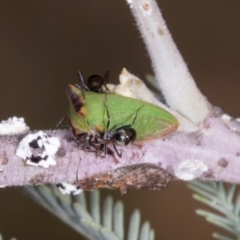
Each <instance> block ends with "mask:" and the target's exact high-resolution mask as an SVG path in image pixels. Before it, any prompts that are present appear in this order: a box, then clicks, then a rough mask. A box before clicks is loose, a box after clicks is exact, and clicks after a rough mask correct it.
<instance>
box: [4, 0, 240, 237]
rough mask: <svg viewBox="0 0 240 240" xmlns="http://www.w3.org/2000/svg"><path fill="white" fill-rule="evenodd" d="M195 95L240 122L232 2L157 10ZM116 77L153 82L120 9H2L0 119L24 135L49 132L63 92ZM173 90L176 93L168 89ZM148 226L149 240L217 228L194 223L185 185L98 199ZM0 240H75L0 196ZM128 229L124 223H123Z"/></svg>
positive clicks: (45, 4) (33, 209) (30, 205)
mask: <svg viewBox="0 0 240 240" xmlns="http://www.w3.org/2000/svg"><path fill="white" fill-rule="evenodd" d="M158 3H159V5H160V8H161V10H162V12H163V15H164V17H165V20H166V22H167V25H168V27H169V28H170V31H171V33H172V35H173V38H174V40H175V42H176V43H177V46H178V48H179V49H180V51H181V53H182V55H183V57H184V59H185V61H186V62H187V64H188V67H189V69H190V71H191V73H192V75H193V76H194V78H195V80H196V82H197V85H198V86H199V88H200V89H201V91H202V92H203V93H204V94H205V95H206V96H207V98H208V99H209V100H210V102H211V103H213V104H214V105H217V106H220V107H221V108H223V110H225V111H226V112H227V113H229V114H230V115H233V116H240V108H239V104H238V103H239V101H240V94H239V87H240V60H239V56H240V44H239V42H240V30H239V29H240V14H239V9H240V1H226V0H212V1H206V0H195V1H186V0H181V1H167V0H161V1H158ZM123 67H126V68H127V69H128V70H129V71H130V72H132V73H133V74H135V75H137V76H139V77H140V78H141V79H144V78H145V75H146V74H147V73H152V69H151V66H150V61H149V57H148V54H147V51H146V49H145V46H144V43H143V41H142V39H141V37H140V35H139V32H138V31H137V29H136V24H135V23H134V19H133V17H132V16H131V14H130V11H129V8H128V6H127V4H126V3H125V1H123V0H122V1H110V0H101V1H96V0H95V1H93V0H88V1H83V0H82V1H81V0H68V1H66V0H65V1H56V0H55V1H53V0H41V1H31V0H22V1H18V0H12V1H0V109H1V111H0V119H1V120H5V119H7V118H9V117H12V116H18V117H24V118H25V120H26V122H27V124H28V126H30V127H31V129H35V130H36V129H52V128H54V127H55V125H56V123H57V122H58V121H59V120H60V118H61V117H63V115H64V114H65V112H66V110H67V109H68V100H67V97H66V94H65V85H66V84H68V83H75V82H77V70H81V71H82V72H83V73H84V75H85V77H88V76H89V75H91V74H95V73H97V74H101V75H103V74H104V73H105V71H106V70H107V69H110V71H111V72H110V81H111V82H117V81H118V75H119V73H120V71H121V70H122V68H123ZM176 87H177V86H176ZM101 194H102V196H105V195H107V194H114V198H115V199H116V200H117V199H121V200H123V201H124V203H125V212H126V215H127V216H128V215H129V213H130V212H132V211H133V210H134V209H135V208H139V209H140V210H141V212H142V220H149V221H150V222H151V226H152V227H153V228H154V229H155V230H156V239H167V240H168V239H179V237H180V238H181V239H195V240H200V239H201V240H202V239H212V237H211V233H212V232H213V231H216V230H218V229H217V228H215V227H213V226H211V225H210V224H208V223H206V222H205V220H204V219H203V218H201V217H199V216H197V215H195V213H194V210H195V209H196V208H199V207H203V206H202V205H200V204H199V203H197V202H195V201H194V200H193V199H192V197H191V194H192V193H191V191H190V190H188V189H187V188H186V184H185V183H184V182H174V183H171V184H170V185H169V186H168V187H167V189H166V190H164V191H159V192H157V191H147V190H138V191H136V190H130V191H129V192H128V193H127V194H126V195H123V196H121V195H120V193H119V191H108V190H103V191H101ZM0 216H1V218H0V232H1V233H2V234H3V236H4V239H9V237H12V236H15V237H16V238H17V239H18V240H21V239H25V240H30V239H36V240H38V239H59V240H63V239H71V240H75V239H81V238H80V237H79V235H78V234H77V233H75V232H74V231H73V230H72V229H70V228H69V227H68V226H66V225H64V224H63V223H62V222H60V221H59V220H58V219H57V218H55V217H54V216H52V215H51V214H50V213H48V212H47V211H45V210H44V209H42V208H41V207H39V206H38V205H37V204H35V203H34V202H33V201H31V200H30V199H28V198H26V197H24V196H23V195H22V194H21V193H19V192H18V191H17V190H16V188H6V189H0ZM126 220H127V219H126Z"/></svg>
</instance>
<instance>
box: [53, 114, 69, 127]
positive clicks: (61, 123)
mask: <svg viewBox="0 0 240 240" xmlns="http://www.w3.org/2000/svg"><path fill="white" fill-rule="evenodd" d="M67 116H68V112H66V113H65V115H64V117H63V118H61V119H60V121H59V122H58V123H57V125H56V127H57V128H58V127H69V126H64V125H63V122H64V121H65V120H66V119H67Z"/></svg>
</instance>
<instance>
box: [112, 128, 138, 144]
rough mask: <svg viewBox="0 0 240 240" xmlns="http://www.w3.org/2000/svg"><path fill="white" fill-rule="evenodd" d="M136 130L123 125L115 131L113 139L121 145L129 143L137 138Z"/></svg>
mask: <svg viewBox="0 0 240 240" xmlns="http://www.w3.org/2000/svg"><path fill="white" fill-rule="evenodd" d="M136 135H137V134H136V131H135V130H134V129H133V128H130V127H121V128H118V129H116V130H115V131H114V134H113V139H114V140H115V142H116V143H117V144H119V145H128V144H129V143H132V142H134V140H135V139H136Z"/></svg>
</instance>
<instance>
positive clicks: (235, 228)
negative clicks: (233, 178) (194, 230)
mask: <svg viewBox="0 0 240 240" xmlns="http://www.w3.org/2000/svg"><path fill="white" fill-rule="evenodd" d="M188 187H189V188H190V189H192V190H193V191H194V192H196V194H193V198H194V199H196V200H198V201H200V202H202V203H204V204H206V205H208V206H209V207H211V208H213V209H214V210H215V211H214V212H211V211H208V210H202V209H198V210H196V213H197V214H199V215H200V216H203V217H205V218H206V220H207V221H208V222H210V223H212V224H214V225H217V226H218V227H221V228H223V229H224V230H226V231H228V232H229V233H230V234H231V235H232V236H234V238H232V237H230V236H225V235H222V234H220V233H213V237H214V238H216V239H219V240H235V239H239V237H240V215H239V213H240V194H237V193H236V185H235V184H232V185H231V186H230V187H229V188H227V187H225V186H224V184H223V183H222V182H200V181H193V182H191V183H189V184H188ZM216 212H218V213H216Z"/></svg>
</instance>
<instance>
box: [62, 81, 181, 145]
mask: <svg viewBox="0 0 240 240" xmlns="http://www.w3.org/2000/svg"><path fill="white" fill-rule="evenodd" d="M66 92H67V95H68V98H69V100H70V110H69V114H68V118H69V121H70V123H71V125H72V128H73V130H74V134H76V135H78V134H81V133H88V134H94V131H95V132H96V131H97V132H98V133H104V132H105V131H107V130H109V131H112V130H115V129H117V128H120V127H123V126H130V127H131V128H133V129H134V130H135V132H136V138H135V142H141V141H146V140H151V139H155V138H159V137H162V136H165V135H167V134H170V133H172V132H174V131H175V130H176V129H177V127H178V125H179V123H178V121H177V119H176V118H175V117H174V116H173V115H172V114H170V113H169V112H167V111H166V110H164V109H162V108H160V107H158V106H155V105H153V104H150V103H147V102H144V101H141V100H136V99H133V98H129V97H124V96H121V95H116V94H110V93H108V94H104V93H94V92H91V91H83V90H82V89H79V88H77V87H75V86H73V85H68V86H67V89H66ZM106 108H107V109H106ZM107 111H108V113H107ZM108 115H109V116H108ZM107 125H108V129H107Z"/></svg>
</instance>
